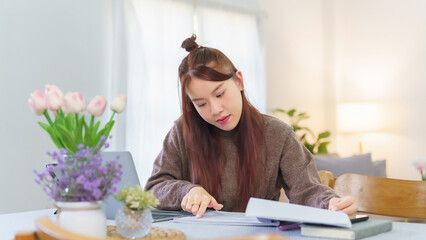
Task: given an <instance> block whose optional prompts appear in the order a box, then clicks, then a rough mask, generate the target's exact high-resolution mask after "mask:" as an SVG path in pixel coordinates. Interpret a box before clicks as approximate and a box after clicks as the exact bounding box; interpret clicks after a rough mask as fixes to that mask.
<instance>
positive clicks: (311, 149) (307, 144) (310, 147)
mask: <svg viewBox="0 0 426 240" xmlns="http://www.w3.org/2000/svg"><path fill="white" fill-rule="evenodd" d="M303 145H305V147H306V148H307V149H308V150H309V152H311V153H314V145H311V144H309V143H308V142H305V143H304V144H303Z"/></svg>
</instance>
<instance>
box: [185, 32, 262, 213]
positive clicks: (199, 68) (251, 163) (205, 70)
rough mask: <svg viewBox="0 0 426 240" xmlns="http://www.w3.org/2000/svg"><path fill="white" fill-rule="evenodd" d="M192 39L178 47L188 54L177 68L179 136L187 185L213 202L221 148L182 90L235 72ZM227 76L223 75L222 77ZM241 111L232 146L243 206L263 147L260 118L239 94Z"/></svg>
mask: <svg viewBox="0 0 426 240" xmlns="http://www.w3.org/2000/svg"><path fill="white" fill-rule="evenodd" d="M195 39H196V36H195V35H193V36H192V37H191V38H187V39H186V40H185V41H184V42H183V43H182V47H183V48H185V49H186V50H187V51H188V52H189V54H188V55H187V56H186V57H185V58H184V59H183V60H182V62H181V64H180V66H179V79H180V82H181V86H182V88H181V91H182V112H183V118H184V123H183V135H184V141H185V144H186V147H187V149H186V150H187V152H188V156H189V159H190V163H191V176H192V179H191V181H192V182H193V183H196V184H200V185H201V186H203V188H204V189H206V191H207V192H209V193H210V194H211V195H212V196H213V197H214V198H216V199H217V200H219V201H220V199H221V184H220V183H221V181H220V180H221V174H222V168H223V162H222V160H221V159H223V157H224V153H223V149H222V144H221V141H220V138H219V135H218V132H217V131H215V129H214V128H216V127H215V126H213V125H211V124H209V123H207V122H206V121H204V119H203V118H202V117H201V116H200V115H199V114H198V112H197V110H196V109H195V107H194V105H193V103H192V102H191V100H190V98H189V97H188V95H187V92H186V88H187V86H188V84H189V82H190V81H191V78H193V77H196V78H199V79H203V80H207V81H219V82H220V81H225V80H228V79H230V78H232V77H235V73H236V72H237V69H236V68H235V66H234V64H232V62H231V61H230V60H229V59H228V57H226V56H225V54H223V53H222V52H221V51H219V50H217V49H214V48H208V47H199V46H198V44H197V43H196V42H195ZM223 72H227V73H223ZM241 97H242V102H243V109H242V113H241V118H240V121H239V123H238V125H237V126H236V128H235V132H236V134H235V138H234V142H235V144H236V146H237V149H238V162H237V169H238V170H237V171H238V172H237V174H238V194H239V197H240V199H241V203H242V204H243V206H246V205H247V202H248V200H249V198H250V197H251V196H254V194H255V192H256V177H257V171H258V170H259V167H260V166H261V162H260V159H261V153H260V151H261V145H262V143H263V139H264V137H263V117H262V115H261V114H260V112H259V111H258V110H257V109H256V108H255V107H253V106H252V105H251V104H250V102H249V101H248V100H247V98H246V96H245V94H244V91H241Z"/></svg>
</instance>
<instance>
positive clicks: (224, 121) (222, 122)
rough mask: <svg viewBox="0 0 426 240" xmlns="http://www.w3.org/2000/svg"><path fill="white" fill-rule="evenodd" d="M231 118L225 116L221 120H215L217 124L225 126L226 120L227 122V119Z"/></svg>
mask: <svg viewBox="0 0 426 240" xmlns="http://www.w3.org/2000/svg"><path fill="white" fill-rule="evenodd" d="M230 117H231V115H228V116H226V117H223V118H221V119H219V120H217V122H218V123H219V124H225V123H226V122H227V121H228V120H229V118H230Z"/></svg>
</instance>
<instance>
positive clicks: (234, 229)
mask: <svg viewBox="0 0 426 240" xmlns="http://www.w3.org/2000/svg"><path fill="white" fill-rule="evenodd" d="M54 210H55V209H45V210H37V211H29V212H19V213H10V214H0V239H2V240H3V239H5V240H10V239H13V238H14V237H15V233H16V232H18V231H32V230H34V229H35V224H34V220H35V219H37V218H39V217H44V216H49V217H51V218H52V220H53V219H54V218H55V216H54V215H53V212H54ZM107 224H108V225H114V224H115V223H114V221H108V222H107ZM153 226H157V227H167V228H175V229H179V230H180V231H182V232H183V233H185V235H186V236H187V238H188V239H202V238H204V239H208V238H221V237H233V236H244V235H252V234H258V233H276V234H282V235H284V236H287V237H288V238H290V239H303V240H310V239H325V238H310V237H302V236H300V229H298V230H291V231H286V232H281V231H278V230H276V228H275V227H246V226H222V225H205V224H196V227H194V224H184V223H174V222H172V221H167V222H159V223H154V224H153ZM364 239H366V240H368V239H378V240H381V239H383V240H385V239H386V240H388V239H413V240H415V239H419V240H423V239H426V224H421V223H404V222H393V229H392V231H390V232H387V233H382V234H379V235H376V236H372V237H369V238H364Z"/></svg>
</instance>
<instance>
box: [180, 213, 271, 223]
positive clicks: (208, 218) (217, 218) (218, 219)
mask: <svg viewBox="0 0 426 240" xmlns="http://www.w3.org/2000/svg"><path fill="white" fill-rule="evenodd" d="M173 222H178V223H207V224H218V225H234V226H278V225H279V221H273V220H269V221H266V222H261V221H259V219H257V218H256V217H247V216H245V214H244V213H236V212H225V211H210V212H206V213H204V214H203V216H202V217H201V218H196V217H195V216H189V217H180V218H174V219H173Z"/></svg>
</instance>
